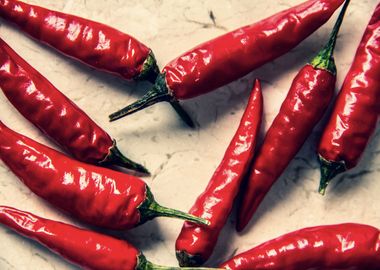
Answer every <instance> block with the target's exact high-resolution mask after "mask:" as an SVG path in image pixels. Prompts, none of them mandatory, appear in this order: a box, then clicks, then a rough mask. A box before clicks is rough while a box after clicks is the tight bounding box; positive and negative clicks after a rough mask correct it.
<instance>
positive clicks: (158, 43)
mask: <svg viewBox="0 0 380 270" xmlns="http://www.w3.org/2000/svg"><path fill="white" fill-rule="evenodd" d="M27 2H29V3H33V4H39V5H42V6H45V7H48V8H51V9H56V10H60V11H63V12H67V13H72V14H76V15H80V16H83V17H87V18H90V19H92V20H97V21H100V22H103V23H106V24H108V25H112V26H114V27H115V28H118V29H120V30H122V31H124V32H127V33H130V34H132V35H133V36H135V37H136V38H138V39H139V40H141V41H142V42H144V43H145V44H147V45H149V46H150V47H151V48H152V49H153V50H154V52H155V54H156V57H157V59H158V62H159V65H160V67H163V66H164V64H165V63H167V62H168V61H169V60H170V59H172V58H174V57H176V56H177V55H179V54H180V53H182V52H183V51H185V50H187V49H190V48H192V47H193V46H195V45H197V44H199V43H200V42H203V41H206V40H208V39H210V38H213V37H216V36H218V35H220V34H223V33H225V32H227V31H230V30H233V29H235V28H237V27H239V26H243V25H246V24H249V23H253V22H255V21H257V20H260V19H262V18H265V17H267V16H269V15H271V14H273V13H274V12H277V11H280V10H282V9H285V8H288V7H291V6H293V5H295V4H298V3H301V2H302V1H301V0H280V1H262V0H208V1H206V0H204V1H201V0H186V1H184V0H138V1H135V0H125V1H120V0H104V1H97V0H78V1H74V0H66V1H62V0H61V1H54V0H44V1H42V0H40V1H38V0H33V1H32V0H30V1H27ZM351 2H352V3H351V6H350V7H349V10H348V12H347V15H346V19H345V21H344V25H343V27H342V29H341V33H340V35H339V40H338V44H337V48H336V53H335V57H336V62H337V66H338V73H339V74H338V82H337V89H338V88H339V87H340V86H341V84H342V81H343V79H344V76H345V74H346V72H347V70H348V68H349V67H350V64H351V61H352V58H353V56H354V53H355V51H356V47H357V45H358V43H359V41H360V39H361V36H362V33H363V31H364V28H365V26H366V25H367V23H368V20H369V17H370V14H372V11H373V9H374V7H375V5H376V4H377V1H375V0H367V1H363V0H352V1H351ZM211 13H212V14H213V16H210V14H211ZM336 16H337V13H336V14H335V15H334V17H333V18H332V19H331V20H330V21H329V22H328V23H327V24H326V25H324V26H323V27H322V28H321V29H319V30H318V31H317V32H316V33H314V34H313V35H312V36H310V37H309V38H308V39H307V40H305V41H304V42H303V43H302V44H300V45H299V46H298V47H296V48H295V49H293V50H292V51H291V52H290V53H288V54H287V55H285V56H283V57H281V58H279V59H277V60H276V61H274V62H271V63H269V64H267V65H265V66H263V67H261V68H260V69H258V70H256V71H254V72H252V73H251V74H249V75H247V76H246V77H244V78H241V79H240V80H238V81H236V82H233V83H231V84H229V85H227V86H225V87H222V88H220V89H218V90H217V91H214V92H213V93H210V94H207V95H204V96H201V97H198V98H195V99H192V100H189V101H186V102H184V103H183V104H184V107H185V108H186V109H187V110H188V111H189V112H190V114H191V115H192V117H193V118H194V119H195V121H196V123H197V126H198V127H197V128H196V129H194V130H191V129H189V128H188V127H186V126H184V124H182V123H181V121H180V120H179V119H178V117H177V116H176V114H175V113H174V112H173V111H172V109H171V107H170V106H168V105H167V104H158V105H155V106H153V107H151V108H149V109H147V110H145V111H143V112H140V113H136V114H134V115H132V116H130V117H128V118H124V119H122V120H119V121H117V122H114V123H109V122H108V117H107V116H108V114H109V113H111V112H113V111H115V110H116V109H119V108H121V107H123V106H124V105H126V104H128V103H131V102H132V101H134V100H136V99H137V98H139V97H140V96H141V95H142V94H143V93H144V92H145V90H146V89H148V88H149V84H147V83H140V84H134V83H128V82H125V81H123V80H122V79H120V78H115V77H113V76H111V75H107V74H103V73H100V72H98V71H95V70H93V69H91V68H88V67H85V66H83V65H82V64H79V63H77V62H75V61H72V60H69V59H67V58H65V57H63V56H61V55H60V54H58V53H56V52H55V51H53V50H51V49H49V48H47V47H45V46H43V45H40V44H39V43H37V42H35V41H33V40H32V39H30V38H29V37H27V36H25V35H24V34H22V33H21V32H19V31H18V30H17V29H16V28H15V27H13V26H11V25H9V24H8V23H5V22H4V21H2V20H0V36H1V38H3V39H4V40H5V41H6V42H7V43H9V44H10V45H11V46H12V47H13V48H14V49H15V50H16V51H17V52H18V53H19V54H20V55H21V56H22V57H24V58H25V59H26V60H27V61H28V62H29V63H30V64H32V65H33V66H34V67H35V68H37V69H38V70H39V71H40V72H41V73H42V74H43V75H45V76H46V77H47V78H48V79H49V80H50V81H51V82H52V83H53V84H54V85H55V86H57V87H58V88H59V89H60V90H61V91H62V92H63V93H65V94H66V95H67V96H68V97H69V98H71V99H72V100H73V101H74V102H76V103H77V104H78V105H79V106H80V107H82V108H83V109H84V110H85V111H86V112H87V113H88V114H89V115H90V116H91V117H93V119H95V121H96V122H98V123H99V124H100V125H101V126H102V127H104V128H105V129H106V130H107V131H109V133H110V134H111V135H112V136H113V137H114V138H116V140H117V141H118V144H119V146H120V148H121V149H122V150H123V151H124V152H126V153H127V154H128V155H129V157H130V158H132V159H133V160H136V161H139V162H141V163H143V164H145V165H146V166H147V167H148V168H149V169H150V170H151V172H152V177H147V178H145V180H146V182H147V183H148V184H149V185H150V186H151V188H152V191H153V193H154V194H155V196H156V199H157V201H158V202H160V203H161V204H163V205H166V206H169V207H174V208H178V209H181V210H184V211H187V210H188V209H189V208H190V206H191V205H192V204H193V202H194V200H195V198H196V197H197V196H198V195H199V194H200V193H201V192H202V191H203V189H204V188H205V186H206V185H207V183H208V180H209V179H210V177H211V175H212V174H213V172H214V169H215V168H216V167H217V166H218V164H219V161H220V159H221V158H222V156H223V154H224V151H225V149H226V147H227V145H228V143H229V140H230V139H231V138H232V135H233V134H234V132H235V129H236V127H237V125H238V123H239V120H240V117H241V115H242V112H243V109H244V107H245V104H246V101H247V97H248V90H249V89H250V88H251V84H252V81H253V79H254V78H256V77H257V78H260V79H261V80H262V81H263V94H264V98H265V104H264V105H265V115H264V121H263V127H262V134H261V137H262V136H263V134H264V132H265V130H267V129H268V127H269V125H270V124H271V122H272V120H273V118H274V117H275V115H276V114H277V112H278V110H279V107H280V105H281V103H282V101H283V98H284V97H285V95H286V93H287V91H288V89H289V86H290V83H291V81H292V79H293V78H294V76H295V75H296V73H297V71H298V70H299V69H300V67H301V66H303V65H304V63H305V62H306V61H307V60H308V59H310V58H311V57H312V56H313V55H314V54H315V53H316V52H317V51H318V50H319V48H321V46H322V45H323V44H324V43H325V42H326V40H327V37H328V35H329V32H330V30H331V26H332V25H333V23H334V21H335V18H336ZM0 115H1V121H4V123H5V124H6V125H8V126H9V127H10V128H12V129H15V130H16V131H18V132H20V133H23V134H25V135H27V136H30V137H31V138H33V139H36V140H38V141H39V142H43V143H46V144H48V145H51V146H53V147H56V146H55V145H53V144H52V142H51V141H49V140H47V139H46V138H45V137H44V136H43V134H41V132H39V131H38V130H37V129H36V128H35V127H34V126H33V125H31V124H30V123H29V122H27V121H26V120H25V119H24V118H23V117H21V116H20V114H19V113H18V112H17V111H16V110H15V109H14V108H13V107H12V106H11V105H10V104H9V102H8V101H7V100H6V98H5V97H4V96H3V94H2V93H1V94H0ZM363 117H365V116H363ZM322 122H323V121H322ZM321 126H322V123H321V124H320V125H319V126H317V127H316V129H315V131H314V132H313V134H312V135H311V136H310V138H309V140H308V141H307V142H306V144H305V145H304V147H303V148H302V150H301V151H300V152H299V153H298V155H297V157H296V158H295V159H294V161H293V162H292V163H291V164H290V166H289V167H288V169H287V170H286V171H285V172H284V173H283V175H282V177H281V178H280V179H279V180H278V182H277V183H276V184H275V185H274V187H273V188H272V190H271V191H270V193H269V194H268V195H267V197H266V198H265V200H264V202H263V203H262V205H261V206H260V208H259V210H258V212H257V213H256V215H255V216H254V218H253V219H252V221H251V223H250V225H249V226H248V228H247V229H246V230H245V231H244V232H243V233H242V234H237V233H236V232H235V230H234V225H235V217H234V215H232V216H231V218H230V219H229V222H228V224H227V226H226V227H225V229H224V231H223V233H222V235H221V237H220V241H219V242H218V245H217V247H216V250H215V252H214V255H213V257H212V258H211V259H210V261H209V262H208V265H217V264H218V263H220V262H222V261H224V260H225V259H227V258H229V257H230V256H231V255H232V254H234V253H236V252H241V251H244V250H246V249H248V248H250V247H253V246H254V245H257V244H259V243H261V242H263V241H266V240H269V239H271V238H274V237H276V236H279V235H281V234H283V233H286V232H290V231H293V230H296V229H300V228H303V227H306V226H312V225H322V224H332V223H339V222H361V223H367V224H370V225H374V226H377V227H380V210H379V209H380V202H379V195H378V191H379V190H380V181H379V180H380V179H379V177H380V155H379V153H380V135H379V133H380V130H379V129H377V131H376V134H375V135H374V136H373V138H372V140H371V143H370V145H369V146H368V147H367V150H366V152H365V153H364V156H363V158H362V160H361V162H360V164H359V165H358V166H357V168H356V169H353V170H351V171H349V172H347V173H345V174H343V175H341V176H339V177H337V179H335V181H334V183H332V184H331V186H330V188H329V190H328V193H327V195H326V196H325V197H322V196H320V195H319V194H318V193H317V186H318V182H319V170H318V163H317V160H316V155H315V148H316V146H315V145H316V142H317V140H318V137H319V134H320V132H321ZM67 128H69V127H67ZM284 143H291V142H284ZM0 204H5V205H10V206H14V207H17V208H20V209H23V210H27V211H30V212H33V213H35V214H38V215H41V216H43V217H47V218H51V219H56V220H61V221H66V222H69V223H72V224H77V225H79V226H83V227H85V225H83V224H80V223H78V222H77V221H75V220H74V219H71V218H70V217H68V216H66V215H64V214H62V213H60V212H57V211H55V209H53V208H52V207H51V206H49V205H48V204H46V203H45V202H44V201H43V200H41V199H39V198H37V197H36V196H35V195H34V194H32V193H31V192H30V191H29V190H28V189H27V188H26V187H25V186H24V185H23V184H21V182H19V180H18V179H17V178H16V177H15V176H14V175H13V174H12V173H11V172H10V171H9V170H8V169H7V167H6V166H5V165H4V164H3V163H0ZM181 226H182V222H181V221H178V220H173V219H167V218H159V219H156V220H155V221H151V222H148V223H146V224H145V225H143V226H140V227H139V228H136V229H133V230H131V231H128V232H123V233H121V234H119V236H120V237H125V239H128V240H129V241H130V242H132V243H133V244H135V245H136V247H138V248H140V249H141V250H142V251H143V252H144V253H145V255H146V256H147V257H148V259H149V260H151V261H152V262H155V263H158V264H164V265H176V264H177V261H176V259H175V255H174V243H175V240H176V237H177V235H178V233H179V230H180V228H181ZM84 252H85V251H84ZM0 269H1V270H11V269H17V270H24V269H25V270H26V269H40V270H52V269H56V270H64V269H65V270H69V269H77V268H76V267H75V266H73V265H71V264H69V263H68V262H66V261H64V260H62V259H60V258H59V257H58V256H56V255H54V254H53V253H51V252H49V251H48V250H47V249H45V248H43V247H41V246H40V245H38V244H35V243H34V242H31V241H29V240H26V239H25V238H23V237H20V236H18V235H16V234H15V233H13V232H11V231H10V230H8V229H6V228H4V227H0Z"/></svg>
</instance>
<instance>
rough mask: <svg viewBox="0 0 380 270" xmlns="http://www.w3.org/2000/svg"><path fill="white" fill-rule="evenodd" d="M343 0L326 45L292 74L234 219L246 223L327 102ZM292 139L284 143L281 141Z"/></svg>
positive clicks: (333, 79)
mask: <svg viewBox="0 0 380 270" xmlns="http://www.w3.org/2000/svg"><path fill="white" fill-rule="evenodd" d="M349 2H350V1H349V0H346V2H345V3H344V6H343V8H342V10H341V12H340V15H339V17H338V19H337V21H336V24H335V26H334V29H333V31H332V33H331V36H330V39H329V41H328V43H327V44H326V45H325V47H324V48H323V49H322V50H321V51H320V52H319V53H318V54H317V56H316V57H314V58H313V59H312V60H311V61H310V63H309V64H307V65H305V66H304V67H303V68H302V69H301V70H300V71H299V72H298V74H297V75H296V77H295V78H294V80H293V82H292V85H291V87H290V90H289V92H288V95H287V96H286V98H285V100H284V101H283V103H282V105H281V108H280V111H279V113H278V114H277V116H276V117H275V119H274V120H273V122H272V125H271V126H270V128H269V130H268V131H267V133H266V135H265V138H264V141H263V143H262V145H261V147H260V150H259V151H258V153H257V155H256V156H255V160H254V162H253V164H252V166H251V168H250V173H249V179H248V181H247V184H246V186H245V188H244V192H243V196H242V199H241V202H240V207H239V210H238V219H237V230H238V231H241V230H243V229H244V227H245V226H246V225H247V224H248V222H249V220H250V219H251V217H252V216H253V214H254V213H255V211H256V209H257V208H258V206H259V205H260V203H261V201H262V200H263V199H264V197H265V195H266V194H267V192H268V191H269V189H270V188H271V186H272V185H273V184H274V183H275V181H276V180H277V179H278V177H279V176H280V175H281V174H282V172H283V171H284V170H285V168H286V167H287V166H288V164H289V163H290V161H292V159H293V158H294V156H295V155H296V154H297V152H298V151H299V149H300V148H301V147H302V145H303V143H304V142H305V140H306V139H307V138H308V137H309V135H310V134H311V132H312V130H313V128H314V126H315V125H316V124H317V123H318V122H319V120H320V119H321V117H322V115H323V114H324V112H325V110H326V109H327V106H328V105H329V103H330V101H331V99H332V97H333V95H334V90H335V82H336V66H335V62H334V58H333V52H334V47H335V44H336V39H337V36H338V31H339V28H340V26H341V24H342V21H343V17H344V14H345V12H346V10H347V6H348V4H349ZM286 141H288V142H291V143H284V142H286Z"/></svg>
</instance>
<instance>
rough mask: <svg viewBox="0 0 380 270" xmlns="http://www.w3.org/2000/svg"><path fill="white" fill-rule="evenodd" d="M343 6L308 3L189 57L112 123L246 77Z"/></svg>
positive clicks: (332, 1) (331, 0)
mask: <svg viewBox="0 0 380 270" xmlns="http://www.w3.org/2000/svg"><path fill="white" fill-rule="evenodd" d="M343 2H344V0H310V1H306V2H305V3H302V4H300V5H298V6H296V7H293V8H289V9H288V10H285V11H282V12H280V13H278V14H275V15H273V16H271V17H269V18H266V19H264V20H261V21H259V22H257V23H255V24H252V25H248V26H245V27H241V28H238V29H236V30H234V31H232V32H229V33H227V34H224V35H222V36H220V37H217V38H215V39H213V40H210V41H207V42H205V43H203V44H201V45H199V46H197V47H195V48H193V49H191V50H189V51H188V52H185V53H184V54H182V55H181V56H179V57H177V58H175V59H174V60H172V61H170V63H169V64H167V65H166V66H165V67H164V68H163V70H162V73H161V74H160V75H159V76H158V78H157V80H156V83H155V85H154V87H153V88H152V89H151V90H150V91H149V92H148V93H147V94H146V95H145V96H144V97H143V98H141V99H140V100H138V101H136V102H135V103H133V104H131V105H129V106H127V107H125V108H124V109H121V110H119V111H117V112H115V113H113V114H111V115H110V120H111V121H114V120H117V119H119V118H122V117H124V116H126V115H128V114H131V113H134V112H136V111H139V110H141V109H144V108H146V107H148V106H151V105H153V104H155V103H157V102H160V101H168V102H170V103H173V102H174V103H177V100H178V99H182V100H183V99H189V98H193V97H196V96H199V95H203V94H205V93H208V92H210V91H212V90H214V89H216V88H218V87H220V86H222V85H225V84H227V83H230V82H232V81H234V80H236V79H238V78H240V77H243V76H244V75H246V74H248V73H249V72H251V71H252V70H254V69H255V68H257V67H259V66H261V65H263V64H265V63H267V62H269V61H271V60H273V59H275V58H277V57H279V56H281V55H283V54H285V53H286V52H288V51H290V50H291V49H292V48H294V47H295V46H297V45H298V44H299V43H300V42H301V41H303V40H304V39H305V38H307V37H308V36H309V35H311V34H312V33H313V32H314V31H315V30H317V29H318V28H319V27H321V26H322V25H323V24H324V23H325V22H326V21H327V20H328V19H329V18H330V17H331V15H332V14H333V13H334V11H335V10H336V9H337V8H338V7H339V6H340V5H341V4H342V3H343ZM279 25H281V27H278V26H279ZM290 33H291V34H290Z"/></svg>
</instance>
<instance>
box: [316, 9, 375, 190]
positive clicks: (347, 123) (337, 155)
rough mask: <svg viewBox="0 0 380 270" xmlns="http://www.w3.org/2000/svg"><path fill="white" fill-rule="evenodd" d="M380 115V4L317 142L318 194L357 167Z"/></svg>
mask: <svg viewBox="0 0 380 270" xmlns="http://www.w3.org/2000/svg"><path fill="white" fill-rule="evenodd" d="M379 114H380V4H378V5H377V7H376V8H375V11H374V13H373V15H372V18H371V20H370V22H369V24H368V26H367V28H366V30H365V32H364V35H363V38H362V40H361V42H360V44H359V47H358V49H357V51H356V55H355V58H354V61H353V63H352V65H351V68H350V70H349V71H348V73H347V75H346V78H345V80H344V83H343V86H342V89H341V91H340V92H339V94H338V97H337V99H336V101H335V105H334V108H333V111H332V114H331V116H330V119H329V121H328V122H327V125H326V127H325V129H324V131H323V133H322V136H321V139H320V142H319V147H318V154H319V160H320V164H321V182H320V186H319V192H320V193H321V194H324V193H325V191H326V188H327V185H328V184H329V182H330V181H331V180H332V179H333V178H334V177H335V176H336V175H337V174H339V173H342V172H344V171H346V170H348V169H351V168H353V167H355V166H356V165H357V163H358V162H359V159H360V156H361V155H362V153H363V152H364V149H365V147H366V145H367V143H368V141H369V139H370V137H371V135H372V134H373V132H374V131H375V129H376V124H377V120H378V117H379Z"/></svg>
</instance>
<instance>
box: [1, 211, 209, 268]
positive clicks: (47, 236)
mask: <svg viewBox="0 0 380 270" xmlns="http://www.w3.org/2000/svg"><path fill="white" fill-rule="evenodd" d="M0 224H3V225H5V226H7V227H9V228H10V229H12V230H14V231H16V232H17V233H19V234H21V235H24V236H25V237H28V238H31V239H33V240H35V241H37V242H39V243H41V244H42V245H44V246H45V247H47V248H48V249H50V250H52V251H54V252H55V253H58V254H60V255H61V256H62V257H63V258H65V259H67V260H68V261H70V262H72V263H74V264H76V265H78V266H81V267H83V268H84V269H89V270H155V269H156V270H158V269H161V270H175V269H188V270H192V269H194V270H195V268H180V267H165V266H158V265H155V264H153V263H151V262H149V261H147V260H146V258H145V256H144V255H143V254H142V253H141V252H140V251H139V250H137V249H136V248H135V247H134V246H132V245H131V244H129V243H128V242H126V241H125V240H120V239H117V238H113V237H110V236H107V235H103V234H100V233H96V232H93V231H89V230H84V229H80V228H78V227H75V226H72V225H69V224H65V223H62V222H58V221H54V220H49V219H45V218H42V217H39V216H36V215H33V214H31V213H28V212H24V211H20V210H18V209H14V208H11V207H7V206H0ZM196 269H198V270H208V269H215V268H196Z"/></svg>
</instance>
